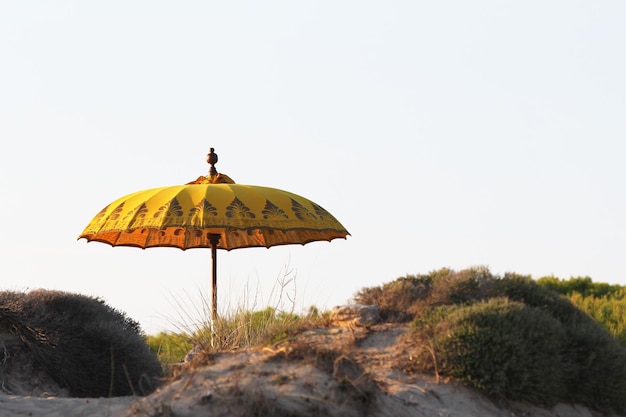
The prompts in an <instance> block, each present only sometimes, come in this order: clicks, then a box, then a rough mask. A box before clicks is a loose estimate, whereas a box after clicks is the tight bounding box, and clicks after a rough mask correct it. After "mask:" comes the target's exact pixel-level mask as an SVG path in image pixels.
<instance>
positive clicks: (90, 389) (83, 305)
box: [0, 290, 162, 397]
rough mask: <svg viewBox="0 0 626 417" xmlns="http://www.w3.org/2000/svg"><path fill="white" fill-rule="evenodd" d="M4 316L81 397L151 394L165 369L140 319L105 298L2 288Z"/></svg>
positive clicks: (52, 373) (58, 377)
mask: <svg viewBox="0 0 626 417" xmlns="http://www.w3.org/2000/svg"><path fill="white" fill-rule="evenodd" d="M0 306H1V309H0V312H4V314H0V319H2V320H3V321H5V322H7V321H8V322H10V323H9V324H10V325H9V328H10V329H11V331H12V332H14V333H16V334H17V335H18V336H20V337H21V339H22V340H23V341H24V343H26V344H27V345H28V347H29V349H30V350H32V352H33V354H34V355H35V357H36V360H37V361H38V362H39V363H40V365H41V366H42V367H43V368H44V369H45V370H46V371H47V372H48V373H49V374H50V376H52V378H54V379H55V380H56V381H57V383H59V385H61V386H62V387H65V388H68V389H69V390H70V391H71V393H72V395H74V396H77V397H102V396H104V397H107V396H123V395H132V394H147V393H149V392H151V391H153V390H154V389H155V388H156V386H157V384H158V382H159V378H160V377H161V376H162V368H161V365H160V363H159V362H158V360H157V359H156V357H155V355H154V354H153V353H152V352H150V350H149V348H148V346H147V344H146V343H145V341H144V338H143V334H142V333H141V330H140V328H139V325H138V323H136V322H135V321H133V320H131V319H130V318H128V317H126V316H125V315H124V314H123V313H121V312H119V311H116V310H114V309H113V308H111V307H109V306H107V305H106V304H105V303H104V302H103V301H101V300H99V299H96V298H92V297H87V296H83V295H77V294H70V293H65V292H60V291H45V290H37V291H31V292H29V293H26V294H22V293H7V292H5V293H2V294H1V295H0Z"/></svg>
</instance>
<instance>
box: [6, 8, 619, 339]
mask: <svg viewBox="0 0 626 417" xmlns="http://www.w3.org/2000/svg"><path fill="white" fill-rule="evenodd" d="M625 42H626V2H624V1H621V0H620V1H601V2H597V1H569V0H568V1H526V2H519V1H502V0H498V1H470V2H468V1H428V2H426V1H378V2H372V1H333V2H330V1H318V2H295V1H284V2H275V1H264V2H257V1H241V2H211V1H177V2H164V1H106V2H105V1H100V2H96V1H90V2H87V1H63V0H59V1H10V0H0V60H1V61H0V62H1V65H0V138H1V139H2V152H1V154H0V155H1V156H0V158H1V159H0V193H1V195H2V204H1V205H0V216H1V218H2V219H3V220H4V222H3V226H2V231H1V233H0V290H19V291H22V290H29V289H35V288H48V289H56V290H63V291H71V292H77V293H81V294H86V295H90V296H95V297H100V298H102V299H103V300H105V301H106V302H107V304H109V305H111V306H112V307H114V308H116V309H119V310H121V311H123V312H125V313H126V314H128V315H129V316H130V317H131V318H133V319H135V320H137V321H139V322H140V324H141V325H142V327H143V329H144V330H145V331H146V332H147V333H155V332H158V331H161V330H174V329H179V328H181V327H184V326H193V323H194V320H196V318H197V317H196V314H195V312H196V311H197V310H201V309H202V301H201V299H202V298H203V297H204V298H206V299H209V293H208V289H209V279H210V251H209V250H202V249H193V250H188V251H181V250H178V249H171V248H156V249H146V250H141V249H135V248H123V247H115V248H112V247H110V246H108V245H104V244H101V243H96V242H93V243H87V242H86V241H85V240H80V241H79V240H77V237H78V235H79V234H80V233H81V232H82V230H83V229H84V227H85V226H86V225H87V224H88V223H89V221H90V220H91V219H92V218H93V217H94V216H95V215H96V214H97V213H98V212H99V211H100V210H101V209H102V208H103V207H105V206H106V205H107V204H109V203H110V202H112V201H113V200H116V199H117V198H119V197H122V196H124V195H126V194H129V193H132V192H135V191H139V190H142V189H148V188H154V187H160V186H166V185H176V184H181V183H186V182H188V181H191V180H193V179H195V178H197V177H198V176H199V175H206V173H207V171H208V165H207V163H206V162H205V157H206V154H207V153H208V151H209V148H210V147H214V148H215V149H216V152H217V154H218V155H219V158H220V161H219V163H218V164H217V169H218V170H219V171H220V172H223V173H225V174H227V175H229V176H230V177H232V178H233V179H234V180H235V181H237V182H238V183H242V184H253V185H264V186H268V187H275V188H280V189H284V190H288V191H291V192H294V193H297V194H300V195H302V196H304V197H307V198H309V199H311V200H313V201H315V202H316V203H318V204H320V205H321V206H323V207H324V208H325V209H327V210H328V211H330V212H331V213H333V214H334V215H335V217H336V218H337V219H338V220H339V221H340V222H342V224H343V225H344V226H345V227H346V228H347V229H348V230H349V231H350V233H351V234H352V236H350V237H348V239H347V240H334V241H332V242H331V243H328V242H316V243H312V244H309V245H306V246H285V247H278V248H271V249H264V248H261V249H259V248H257V249H239V250H234V251H231V252H226V251H219V252H218V274H219V278H218V282H219V284H218V285H219V308H220V311H221V312H223V313H224V312H227V311H231V310H232V309H234V308H238V307H244V308H254V309H260V308H264V307H266V306H268V305H270V306H279V307H280V308H287V309H288V308H291V307H292V306H293V307H294V308H295V309H296V311H304V310H306V309H307V308H308V306H310V305H312V304H315V305H317V306H318V307H319V308H321V309H330V308H332V307H333V306H335V305H339V304H344V303H346V302H348V301H349V300H350V299H351V297H352V296H353V295H354V294H355V292H357V291H358V290H359V289H361V288H363V287H368V286H375V285H380V284H383V283H385V282H389V281H392V280H394V279H396V278H398V277H400V276H404V275H406V274H418V273H427V272H429V271H432V270H435V269H439V268H442V267H449V268H452V269H457V270H459V269H464V268H468V267H472V266H477V265H486V266H488V267H489V268H490V269H491V271H492V272H493V273H495V274H503V273H505V272H517V273H520V274H528V275H531V276H532V277H533V278H539V277H542V276H546V275H551V274H553V275H555V276H557V277H560V278H565V279H567V278H570V277H572V276H590V277H591V278H592V279H593V280H594V281H597V282H609V283H617V284H621V285H626V260H625V259H626V256H625V255H624V252H625V250H626V220H625V219H626V191H625V187H624V182H625V180H626V164H625V163H624V157H625V156H626V140H625V138H626V75H625V74H626V54H625V53H624V43H625ZM285 268H289V269H290V270H291V271H292V272H291V274H290V275H289V277H292V278H295V285H294V283H293V282H291V283H289V284H288V285H287V286H286V287H285V289H284V294H283V295H282V298H281V297H280V296H279V292H278V290H277V289H276V288H277V285H276V283H277V279H278V278H279V277H281V276H282V275H283V272H284V270H285ZM289 297H291V298H295V304H293V303H291V302H290V301H289Z"/></svg>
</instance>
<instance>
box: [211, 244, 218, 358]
mask: <svg viewBox="0 0 626 417" xmlns="http://www.w3.org/2000/svg"><path fill="white" fill-rule="evenodd" d="M209 241H210V242H211V264H212V265H211V266H212V268H211V269H212V278H213V290H212V299H213V302H212V303H211V346H212V347H215V339H216V338H217V330H216V328H215V323H216V321H217V243H218V242H219V241H220V235H219V234H213V233H211V234H210V235H209Z"/></svg>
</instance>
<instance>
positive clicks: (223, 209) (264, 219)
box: [78, 148, 349, 324]
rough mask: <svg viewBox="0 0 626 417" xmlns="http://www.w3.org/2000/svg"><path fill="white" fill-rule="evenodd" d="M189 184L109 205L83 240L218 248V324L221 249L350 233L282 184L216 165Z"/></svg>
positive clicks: (304, 241) (212, 157)
mask: <svg viewBox="0 0 626 417" xmlns="http://www.w3.org/2000/svg"><path fill="white" fill-rule="evenodd" d="M207 162H209V164H211V169H210V171H209V175H208V176H206V177H204V176H201V177H199V178H198V179H197V180H195V181H192V182H190V183H188V184H185V185H175V186H170V187H161V188H153V189H149V190H143V191H138V192H136V193H133V194H129V195H127V196H125V197H122V198H120V199H118V200H116V201H114V202H112V203H111V204H109V205H108V206H106V207H105V208H104V209H102V210H101V211H100V212H99V213H98V214H97V215H96V216H95V217H94V218H93V219H92V220H91V222H90V223H89V224H88V225H87V227H86V228H85V230H83V232H82V233H81V235H80V236H79V237H78V238H79V239H81V238H84V239H87V241H89V242H91V241H96V242H103V243H108V244H109V245H111V246H135V247H139V248H149V247H155V246H171V247H176V248H180V249H183V250H185V249H189V248H211V255H212V267H213V268H212V278H213V306H212V307H213V308H212V317H211V318H212V320H211V321H212V324H214V322H215V319H216V317H217V249H218V248H220V249H226V250H231V249H237V248H248V247H258V246H265V247H267V248H269V247H271V246H277V245H287V244H302V245H304V244H307V243H309V242H314V241H320V240H326V241H331V240H333V239H336V238H344V239H345V238H346V237H347V236H348V235H349V233H348V231H347V230H346V229H345V228H344V227H343V226H342V225H341V223H339V221H337V219H335V217H333V216H332V215H331V214H330V213H329V212H328V211H326V210H325V209H323V208H322V207H321V206H319V205H318V204H315V203H314V202H312V201H310V200H308V199H306V198H304V197H301V196H299V195H297V194H293V193H290V192H287V191H282V190H278V189H275V188H268V187H261V186H252V185H241V184H235V183H234V181H233V180H232V179H230V178H229V177H228V176H227V175H224V174H220V173H218V172H217V170H216V169H215V164H216V163H217V155H216V154H215V153H214V149H213V148H211V151H210V153H209V154H208V155H207Z"/></svg>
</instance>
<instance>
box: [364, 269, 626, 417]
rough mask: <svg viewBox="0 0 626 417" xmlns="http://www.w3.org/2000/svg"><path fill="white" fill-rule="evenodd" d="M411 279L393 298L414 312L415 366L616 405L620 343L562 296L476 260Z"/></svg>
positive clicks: (484, 384)
mask: <svg viewBox="0 0 626 417" xmlns="http://www.w3.org/2000/svg"><path fill="white" fill-rule="evenodd" d="M420 281H421V282H426V283H427V284H428V285H427V286H426V287H425V288H426V291H425V292H422V293H420V294H419V297H411V295H410V293H409V294H408V295H406V298H405V299H404V301H403V303H400V305H402V306H406V305H408V306H409V309H410V311H411V312H413V313H414V317H415V319H414V321H413V328H414V331H413V333H412V338H413V342H414V345H415V350H414V352H412V355H413V356H414V361H413V363H412V365H411V366H413V367H415V368H416V369H415V370H417V371H420V370H422V371H434V372H436V373H437V374H441V375H446V376H452V377H454V378H456V379H459V380H462V381H464V382H466V383H468V384H470V385H473V386H475V387H476V388H478V389H480V390H481V391H483V392H485V393H487V394H489V395H492V396H495V397H499V398H506V399H513V400H528V401H531V402H534V403H537V404H543V405H551V404H554V403H555V402H558V401H564V402H571V403H580V404H584V405H586V406H589V407H591V408H593V409H596V410H599V411H601V412H606V413H612V412H614V413H624V412H626V349H625V348H624V347H623V346H622V345H621V344H620V343H619V341H618V340H617V339H616V338H614V337H613V336H612V335H611V334H610V333H609V332H608V331H607V330H606V329H605V328H604V327H603V325H601V324H600V323H598V322H597V321H596V320H594V319H593V318H592V317H591V316H590V315H588V314H587V313H585V312H584V311H582V310H580V309H579V308H577V307H576V306H575V305H574V304H573V303H572V302H571V301H570V300H569V299H567V298H566V297H564V296H562V295H561V294H559V293H557V292H555V291H552V290H551V289H549V287H547V286H541V285H539V284H537V282H535V281H533V280H532V279H531V278H530V277H528V276H523V275H518V274H512V273H509V274H505V275H504V276H503V277H499V276H494V275H492V274H490V273H489V271H488V270H487V269H485V268H472V269H469V270H464V271H460V272H454V271H450V270H440V271H435V272H434V273H431V274H429V275H428V276H420ZM401 285H406V279H404V280H403V281H394V282H393V283H391V284H387V285H384V286H382V287H379V289H377V290H376V291H374V292H372V291H366V290H362V291H361V292H360V293H359V294H358V295H357V297H356V298H357V299H363V297H362V295H363V294H370V295H371V294H374V295H375V297H372V298H373V300H384V301H386V302H387V300H389V299H390V298H391V296H389V295H385V294H384V290H385V288H393V289H394V293H395V292H397V291H398V287H401ZM577 285H578V286H579V287H581V286H580V283H579V284H577ZM600 288H602V287H600ZM587 290H589V288H587ZM602 291H603V290H602ZM407 293H408V292H407ZM616 294H617V293H616ZM388 305H389V309H390V311H391V312H392V313H394V311H393V306H392V305H391V303H388ZM619 311H621V310H617V313H619ZM602 314H605V316H606V315H607V308H606V307H605V308H604V310H602ZM611 314H612V317H614V316H615V315H616V313H615V312H614V310H611ZM390 315H391V314H390Z"/></svg>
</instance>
